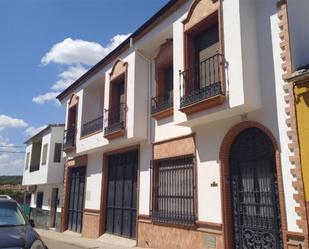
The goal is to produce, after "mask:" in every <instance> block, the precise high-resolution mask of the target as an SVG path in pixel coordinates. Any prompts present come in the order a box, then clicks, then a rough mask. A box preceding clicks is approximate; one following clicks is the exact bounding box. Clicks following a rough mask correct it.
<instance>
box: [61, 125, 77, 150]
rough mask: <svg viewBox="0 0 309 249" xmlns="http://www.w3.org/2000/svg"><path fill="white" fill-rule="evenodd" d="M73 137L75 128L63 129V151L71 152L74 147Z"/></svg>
mask: <svg viewBox="0 0 309 249" xmlns="http://www.w3.org/2000/svg"><path fill="white" fill-rule="evenodd" d="M75 137H76V132H75V129H68V130H65V131H64V138H63V150H64V151H65V152H71V151H73V150H74V149H75Z"/></svg>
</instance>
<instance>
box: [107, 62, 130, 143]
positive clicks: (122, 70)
mask: <svg viewBox="0 0 309 249" xmlns="http://www.w3.org/2000/svg"><path fill="white" fill-rule="evenodd" d="M127 66H128V64H127V62H123V61H121V60H117V61H116V62H115V64H114V66H113V68H112V71H111V73H110V90H109V96H110V98H109V109H104V117H105V125H104V137H105V138H107V139H109V140H110V139H114V138H116V137H121V136H123V135H124V134H125V124H126V111H127V107H126V82H127Z"/></svg>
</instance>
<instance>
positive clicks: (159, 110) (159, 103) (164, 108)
mask: <svg viewBox="0 0 309 249" xmlns="http://www.w3.org/2000/svg"><path fill="white" fill-rule="evenodd" d="M172 114H173V93H172V92H171V93H168V94H165V95H162V96H157V97H152V98H151V116H152V117H153V118H155V119H161V118H165V117H168V116H170V115H172Z"/></svg>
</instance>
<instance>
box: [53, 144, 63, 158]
mask: <svg viewBox="0 0 309 249" xmlns="http://www.w3.org/2000/svg"><path fill="white" fill-rule="evenodd" d="M61 152H62V144H61V143H55V151H54V163H60V162H61Z"/></svg>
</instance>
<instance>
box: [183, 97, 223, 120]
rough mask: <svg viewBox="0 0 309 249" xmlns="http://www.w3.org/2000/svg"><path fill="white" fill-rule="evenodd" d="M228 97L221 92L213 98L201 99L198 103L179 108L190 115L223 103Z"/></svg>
mask: <svg viewBox="0 0 309 249" xmlns="http://www.w3.org/2000/svg"><path fill="white" fill-rule="evenodd" d="M225 99H226V97H225V95H223V94H219V95H216V96H213V97H211V98H207V99H203V100H201V101H198V102H196V103H193V104H190V105H187V106H184V107H182V108H180V109H179V110H180V111H181V112H183V113H185V114H186V115H190V114H193V113H196V112H200V111H203V110H206V109H209V108H212V107H215V106H218V105H221V104H223V102H224V101H225Z"/></svg>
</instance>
